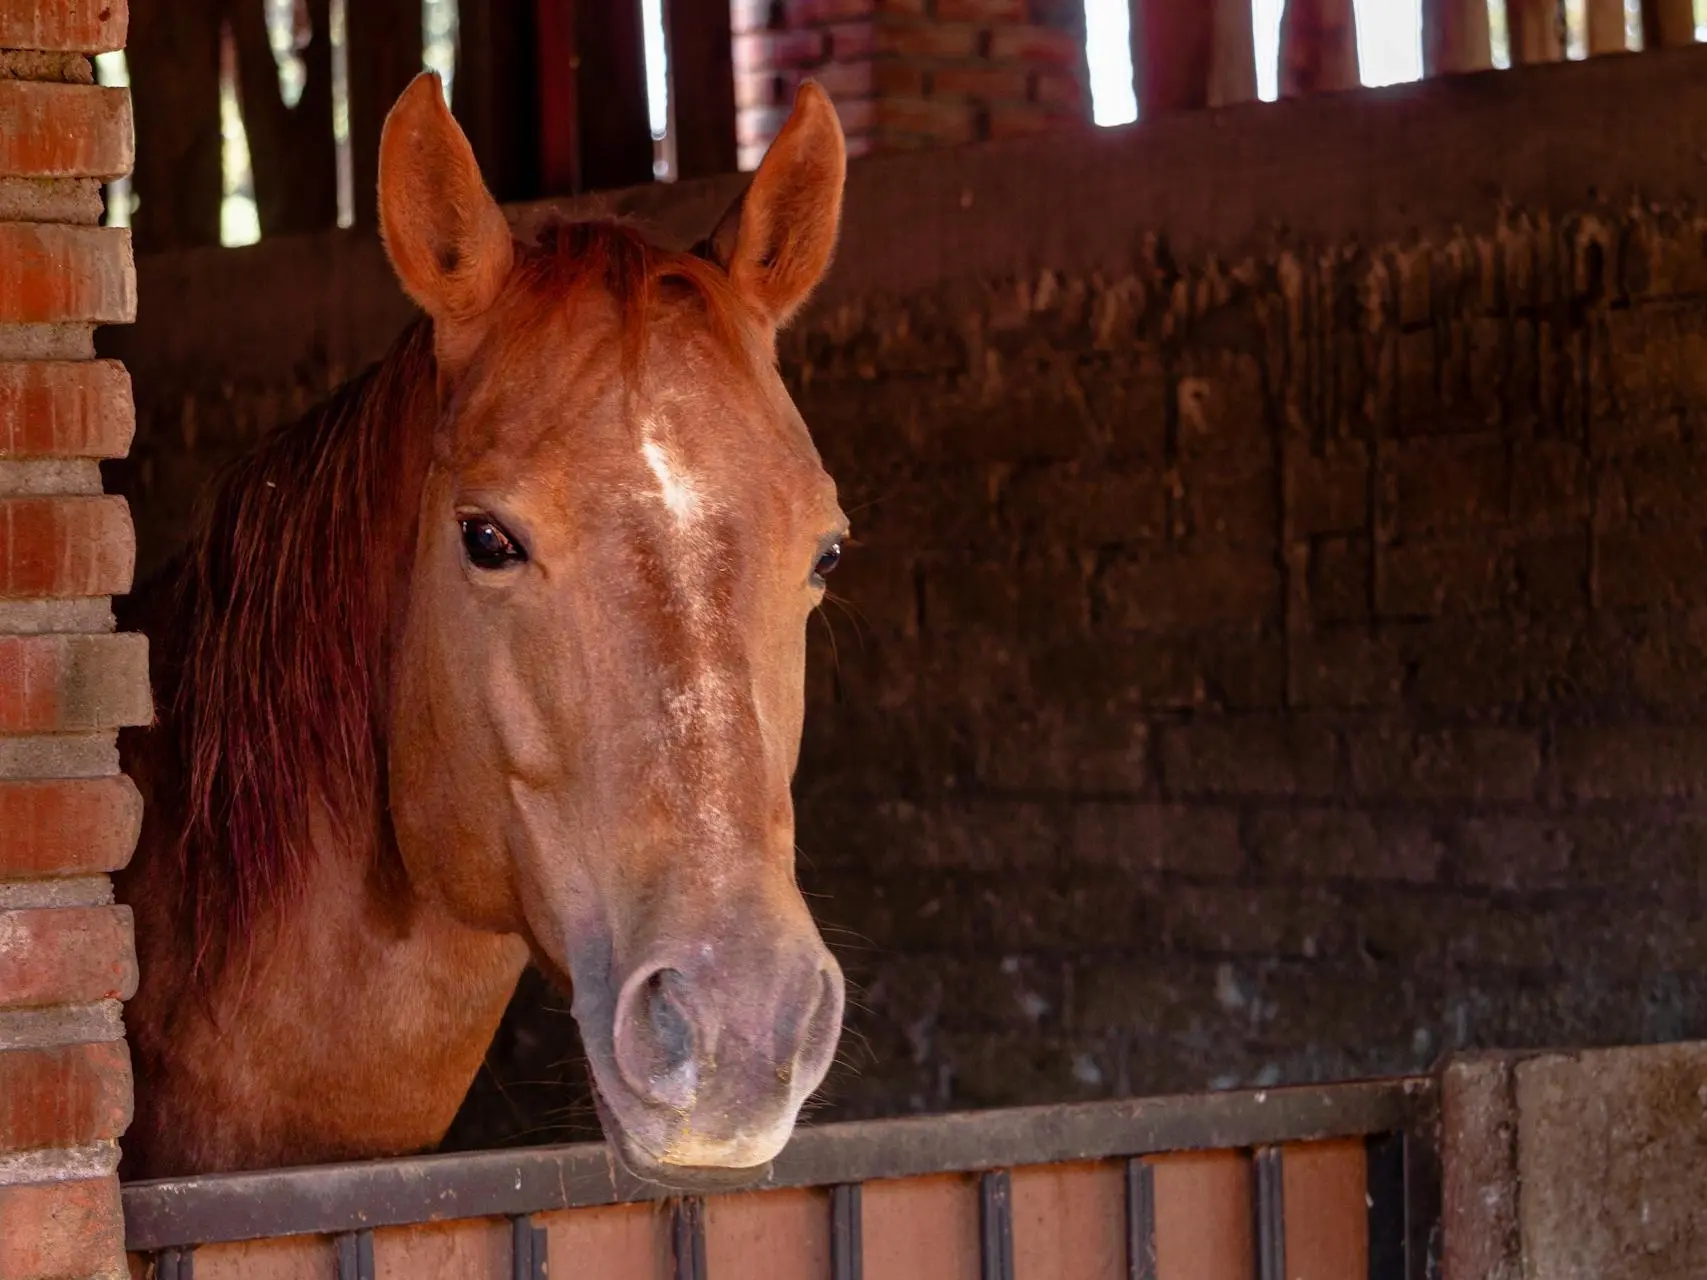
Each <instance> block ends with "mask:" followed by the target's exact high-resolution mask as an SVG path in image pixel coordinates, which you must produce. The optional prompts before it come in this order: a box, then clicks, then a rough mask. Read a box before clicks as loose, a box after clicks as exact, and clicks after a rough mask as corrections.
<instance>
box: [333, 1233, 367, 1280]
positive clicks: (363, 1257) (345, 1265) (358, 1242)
mask: <svg viewBox="0 0 1707 1280" xmlns="http://www.w3.org/2000/svg"><path fill="white" fill-rule="evenodd" d="M338 1280H374V1272H373V1232H371V1231H350V1232H346V1233H345V1234H343V1235H341V1236H339V1237H338Z"/></svg>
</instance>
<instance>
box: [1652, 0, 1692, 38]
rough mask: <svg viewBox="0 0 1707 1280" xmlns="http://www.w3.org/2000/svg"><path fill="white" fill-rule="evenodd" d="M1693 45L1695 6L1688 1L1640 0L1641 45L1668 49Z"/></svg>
mask: <svg viewBox="0 0 1707 1280" xmlns="http://www.w3.org/2000/svg"><path fill="white" fill-rule="evenodd" d="M1694 43H1695V6H1694V5H1693V4H1691V3H1690V0H1642V44H1643V46H1644V47H1645V48H1649V49H1669V48H1675V47H1677V46H1680V45H1686V44H1694Z"/></svg>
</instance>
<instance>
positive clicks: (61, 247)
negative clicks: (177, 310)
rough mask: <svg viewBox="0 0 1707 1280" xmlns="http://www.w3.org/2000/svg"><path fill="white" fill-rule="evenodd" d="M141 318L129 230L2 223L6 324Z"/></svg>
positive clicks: (0, 308) (0, 287)
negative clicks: (137, 311)
mask: <svg viewBox="0 0 1707 1280" xmlns="http://www.w3.org/2000/svg"><path fill="white" fill-rule="evenodd" d="M135 319H136V270H135V268H134V266H133V265H132V262H131V254H130V233H129V232H128V231H125V230H123V229H121V228H118V227H64V226H56V225H53V224H51V223H32V222H12V223H0V324H4V323H12V324H54V323H59V322H65V321H79V320H81V321H88V322H92V323H95V324H129V323H130V322H131V321H133V320H135Z"/></svg>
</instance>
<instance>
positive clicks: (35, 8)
mask: <svg viewBox="0 0 1707 1280" xmlns="http://www.w3.org/2000/svg"><path fill="white" fill-rule="evenodd" d="M125 16H126V11H125V5H124V3H123V0H99V3H96V2H95V0H89V2H88V3H84V2H82V0H79V2H77V3H68V2H67V0H0V1280H45V1278H46V1277H74V1276H75V1277H83V1276H103V1277H107V1276H114V1277H116V1276H123V1275H126V1274H127V1272H126V1269H125V1262H124V1254H123V1223H122V1221H121V1219H120V1214H119V1194H118V1180H117V1176H116V1172H115V1171H116V1168H117V1163H118V1149H117V1142H116V1140H117V1139H118V1137H119V1135H120V1134H121V1133H122V1132H123V1131H124V1128H125V1126H126V1124H128V1123H129V1120H130V1113H131V1077H130V1056H129V1053H128V1051H127V1050H126V1048H125V1044H124V1039H123V1036H124V1029H123V1026H122V1023H121V1021H120V1016H119V1002H120V1001H121V1000H123V999H125V998H126V997H127V996H129V995H130V994H131V992H132V991H133V990H134V988H135V985H136V960H135V956H134V953H133V950H132V946H131V931H130V912H129V909H128V908H126V907H123V906H116V905H114V904H113V892H112V885H111V883H110V882H109V880H108V877H107V873H108V872H110V871H113V870H115V869H117V868H118V867H120V866H122V865H123V864H124V862H125V860H126V859H127V858H129V856H130V853H131V849H132V846H133V844H134V842H135V840H136V836H137V830H138V826H139V823H140V820H141V800H140V798H139V796H138V795H137V792H136V789H135V787H133V786H132V785H131V784H130V782H129V780H128V779H126V778H125V777H124V776H123V775H121V774H120V773H119V772H118V755H117V751H116V749H115V746H114V734H115V731H116V729H117V728H118V727H119V726H120V725H132V724H142V723H146V722H147V719H148V716H149V710H150V703H149V696H148V678H147V668H146V662H145V654H146V642H145V641H144V640H143V638H142V637H141V636H134V635H119V634H114V632H113V614H112V609H111V601H110V597H111V596H113V595H115V594H119V593H122V592H125V591H128V590H129V589H130V583H131V568H132V564H133V561H134V558H135V538H134V535H133V533H132V529H131V521H130V514H129V510H128V508H127V506H126V504H125V500H124V499H123V498H120V497H109V496H107V495H105V494H104V493H103V492H102V486H101V475H100V469H99V465H98V462H97V460H98V459H101V458H113V457H118V456H121V455H122V454H123V453H124V452H125V450H126V448H127V447H128V445H129V443H130V439H131V433H132V429H133V425H134V414H133V409H132V405H131V390H130V382H129V379H128V378H127V377H126V375H125V371H124V368H123V366H122V365H119V364H117V363H115V362H112V361H105V360H97V359H95V358H94V354H95V353H94V341H93V333H94V327H95V326H96V325H97V324H110V323H125V322H128V321H130V320H131V319H133V318H134V312H135V307H136V289H135V273H134V271H133V268H132V265H131V256H130V241H129V236H128V233H127V232H124V231H121V230H111V229H105V228H102V227H100V226H99V225H98V224H99V222H100V217H101V192H100V180H101V179H103V178H114V177H118V176H120V175H122V174H125V173H128V172H129V171H130V164H131V117H130V101H129V97H128V95H127V93H126V92H125V91H124V90H122V89H103V88H99V87H97V86H96V85H95V83H94V75H93V69H92V64H91V62H90V58H89V55H90V54H91V53H93V52H100V51H105V50H108V49H116V48H119V47H121V46H122V45H123V43H124V34H125Z"/></svg>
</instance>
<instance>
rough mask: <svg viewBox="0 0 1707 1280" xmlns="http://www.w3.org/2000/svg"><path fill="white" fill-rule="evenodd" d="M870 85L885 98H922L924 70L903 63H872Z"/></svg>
mask: <svg viewBox="0 0 1707 1280" xmlns="http://www.w3.org/2000/svg"><path fill="white" fill-rule="evenodd" d="M872 85H873V87H874V88H875V89H876V91H877V92H878V93H879V94H880V95H881V96H883V97H885V98H922V97H924V96H925V73H924V69H923V68H921V67H916V66H912V65H910V64H908V63H905V62H888V61H884V62H878V63H874V64H873V71H872Z"/></svg>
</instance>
